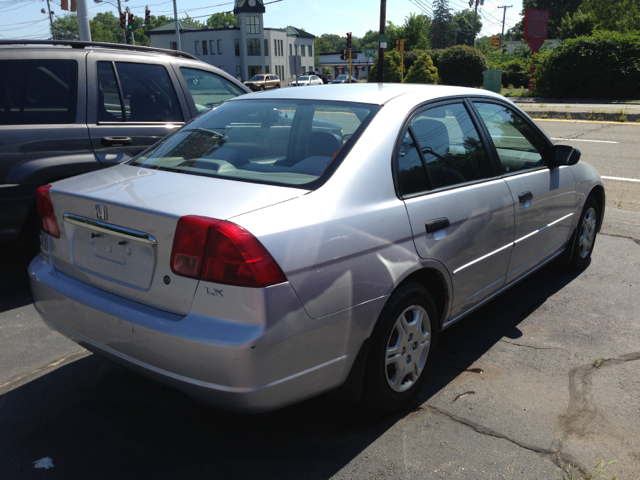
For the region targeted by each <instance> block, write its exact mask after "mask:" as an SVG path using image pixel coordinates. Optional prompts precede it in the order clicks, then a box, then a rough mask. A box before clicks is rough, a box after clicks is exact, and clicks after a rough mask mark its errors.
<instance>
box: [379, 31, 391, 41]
mask: <svg viewBox="0 0 640 480" xmlns="http://www.w3.org/2000/svg"><path fill="white" fill-rule="evenodd" d="M378 41H379V42H384V43H387V42H388V41H389V35H387V34H386V33H381V34H380V35H378Z"/></svg>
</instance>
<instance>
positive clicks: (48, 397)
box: [0, 266, 577, 479]
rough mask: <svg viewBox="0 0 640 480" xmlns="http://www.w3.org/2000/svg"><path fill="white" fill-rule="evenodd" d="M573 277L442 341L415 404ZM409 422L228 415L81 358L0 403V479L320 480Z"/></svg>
mask: <svg viewBox="0 0 640 480" xmlns="http://www.w3.org/2000/svg"><path fill="white" fill-rule="evenodd" d="M576 277H577V274H575V273H568V272H566V271H564V270H561V269H559V268H558V267H555V266H551V267H548V268H546V269H544V270H543V271H541V272H538V273H536V274H534V275H533V276H532V277H530V278H529V279H527V280H525V281H523V282H521V283H520V284H519V285H517V286H515V287H514V288H512V289H511V290H510V291H508V292H507V293H506V294H505V295H502V297H500V298H498V299H497V300H495V301H493V302H491V303H490V304H489V305H487V306H485V307H483V308H482V309H480V310H478V311H477V312H475V313H474V314H472V315H470V316H469V317H467V318H466V319H465V320H463V321H461V322H459V323H458V324H457V325H455V326H453V327H452V328H450V329H449V330H447V331H445V332H444V333H443V334H442V336H441V337H440V349H439V354H438V355H439V356H438V358H437V360H436V367H435V369H434V371H433V372H432V373H431V379H430V381H429V382H428V383H427V385H426V386H425V388H424V389H423V391H422V392H421V395H420V398H419V400H420V402H425V401H427V400H429V398H431V397H432V396H433V395H435V394H436V393H437V392H439V391H440V390H441V389H443V388H445V387H446V386H447V384H448V383H449V382H450V381H451V380H452V379H453V378H455V377H456V376H457V375H458V374H459V373H460V371H462V370H465V369H467V368H469V367H470V366H471V365H472V364H473V363H474V362H475V361H477V360H478V359H479V358H480V357H481V356H482V355H483V354H485V353H486V352H487V351H488V350H489V349H490V348H491V347H492V346H493V345H494V344H495V343H496V342H498V341H499V340H500V339H501V338H503V337H505V336H506V337H509V338H517V337H518V336H520V335H521V332H520V330H519V329H518V325H519V324H520V322H522V320H524V319H525V318H526V317H527V316H528V315H529V314H531V313H532V312H533V311H535V309H536V308H538V307H539V306H540V305H541V304H542V303H543V302H544V301H545V300H546V299H547V298H548V297H549V296H551V295H553V294H555V293H556V292H557V291H558V290H560V289H562V288H563V287H564V286H566V285H567V284H569V283H570V282H572V281H573V280H574V279H575V278H576ZM417 405H418V404H416V406H417ZM410 414H411V411H404V412H398V413H396V414H392V415H386V416H384V415H379V414H373V413H370V412H368V411H367V410H365V409H363V408H362V407H361V406H359V405H357V404H349V403H344V402H342V401H340V400H338V399H337V398H334V397H333V396H331V395H323V396H321V397H318V398H315V399H312V400H309V401H306V402H303V403H301V404H298V405H294V406H291V407H288V408H285V409H283V410H279V411H277V412H273V413H268V414H260V415H241V414H234V413H228V412H225V411H221V410H217V409H213V408H210V407H207V406H205V405H202V404H200V403H198V402H196V401H194V400H191V399H190V398H188V397H186V396H184V395H183V394H181V393H178V392H176V391H173V390H171V389H169V388H167V387H164V386H162V385H160V384H157V383H155V382H152V381H150V380H147V379H145V378H143V377H140V376H137V375H136V374H133V373H130V372H128V371H127V370H124V369H121V368H119V367H117V366H115V365H113V364H111V363H109V362H107V361H105V360H102V359H100V358H99V357H97V356H95V355H91V356H89V357H85V358H83V359H81V360H78V361H76V362H74V363H71V364H68V365H66V366H64V367H61V368H58V369H57V370H55V371H53V372H51V373H49V374H47V375H44V376H42V377H40V378H38V379H36V380H33V381H31V382H29V383H28V384H25V385H23V386H21V387H19V388H16V389H15V390H12V391H10V392H8V393H6V394H5V395H3V396H1V397H0V432H2V434H1V435H0V472H2V476H3V478H20V479H28V478H42V477H44V476H46V477H47V478H48V479H58V478H60V479H75V478H91V479H112V478H119V479H130V478H131V479H133V478H136V479H138V478H153V479H164V478H167V479H169V478H171V479H173V478H194V479H195V478H260V479H262V478H278V479H287V478H296V479H297V478H305V479H309V478H318V479H324V478H329V477H331V476H332V475H334V474H336V473H337V472H338V471H339V470H341V469H342V468H344V467H345V466H346V465H347V464H348V463H349V462H350V461H351V460H352V459H353V458H355V457H356V456H358V455H359V454H360V453H361V452H362V451H363V450H364V449H366V448H367V447H368V446H370V445H371V444H372V443H374V442H375V441H376V440H377V439H378V438H380V437H381V436H382V435H383V434H384V433H385V432H386V431H387V430H388V429H390V428H391V427H392V426H393V425H394V424H395V423H397V422H398V421H399V420H401V419H402V418H404V417H406V416H408V415H410ZM43 457H51V458H52V459H53V463H54V465H55V467H54V468H53V469H51V470H46V474H45V471H44V470H36V469H34V468H33V462H34V461H36V460H39V459H41V458H43ZM357 476H366V473H365V472H358V474H357Z"/></svg>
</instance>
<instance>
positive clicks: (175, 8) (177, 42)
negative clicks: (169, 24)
mask: <svg viewBox="0 0 640 480" xmlns="http://www.w3.org/2000/svg"><path fill="white" fill-rule="evenodd" d="M173 18H174V19H175V22H176V48H177V49H178V51H179V52H181V51H182V46H181V45H180V25H179V24H178V5H177V4H176V0H173Z"/></svg>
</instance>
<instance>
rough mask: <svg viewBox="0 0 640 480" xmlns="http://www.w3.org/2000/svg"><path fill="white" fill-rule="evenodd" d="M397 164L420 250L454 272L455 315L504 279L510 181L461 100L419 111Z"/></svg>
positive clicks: (509, 230)
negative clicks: (501, 175)
mask: <svg viewBox="0 0 640 480" xmlns="http://www.w3.org/2000/svg"><path fill="white" fill-rule="evenodd" d="M396 168H397V170H396V179H397V183H398V186H399V188H400V193H401V196H402V198H403V200H404V202H405V205H406V208H407V212H408V214H409V220H410V223H411V229H412V231H413V238H414V242H415V246H416V250H417V252H418V254H419V255H420V257H422V258H430V259H436V260H438V261H440V262H442V263H443V264H444V266H445V267H446V268H447V270H448V271H449V273H450V275H451V279H452V282H453V308H452V312H451V316H452V317H453V318H454V317H456V316H457V315H459V314H460V313H463V312H464V311H465V310H467V309H469V308H471V307H472V306H473V305H475V304H476V303H478V302H480V301H482V300H483V299H485V298H487V297H488V296H490V295H491V294H492V293H493V292H495V291H496V290H498V289H499V288H500V287H502V286H503V285H504V282H505V276H506V273H507V266H508V264H509V257H510V255H511V248H512V245H513V234H514V215H513V208H514V207H513V199H512V197H511V194H510V192H509V188H508V187H507V184H506V182H505V181H504V180H503V179H501V178H499V177H498V176H496V171H495V169H494V168H493V166H492V163H491V162H490V161H489V157H488V150H487V149H486V141H485V140H484V139H483V138H482V137H481V136H480V134H479V131H478V129H477V125H476V121H475V120H474V119H473V117H472V115H470V113H469V110H468V108H467V106H465V103H463V101H462V100H459V101H456V102H452V103H448V104H442V105H438V106H434V107H430V108H427V109H425V110H423V111H421V112H418V113H417V114H415V115H414V117H413V118H412V119H411V121H410V122H409V126H408V127H407V128H406V130H405V132H404V133H403V141H402V142H401V145H400V147H399V150H398V154H397V166H396Z"/></svg>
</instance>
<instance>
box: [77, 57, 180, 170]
mask: <svg viewBox="0 0 640 480" xmlns="http://www.w3.org/2000/svg"><path fill="white" fill-rule="evenodd" d="M134 59H135V60H134ZM87 77H88V79H89V91H88V113H87V124H88V127H89V135H90V137H91V144H92V146H93V150H94V152H95V154H96V157H97V158H98V160H99V161H100V163H102V164H103V165H105V166H109V165H114V164H117V163H122V162H124V161H126V160H128V159H130V158H132V157H134V156H136V155H137V154H139V153H140V152H142V151H143V150H145V149H146V148H148V147H149V146H151V145H153V144H154V143H156V142H157V141H158V140H160V139H161V138H163V137H164V136H166V135H167V134H169V133H171V132H172V131H174V130H175V129H176V128H178V127H180V126H181V125H183V124H184V122H185V120H188V119H189V118H191V115H190V112H189V109H188V106H187V102H186V99H185V97H184V94H183V92H182V90H181V89H180V88H176V86H177V85H178V81H177V78H176V76H175V73H174V72H173V69H172V68H171V66H170V64H169V63H168V62H164V61H163V59H162V58H153V57H150V58H144V57H134V56H129V55H114V54H113V53H109V54H105V53H91V54H89V55H88V58H87Z"/></svg>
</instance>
